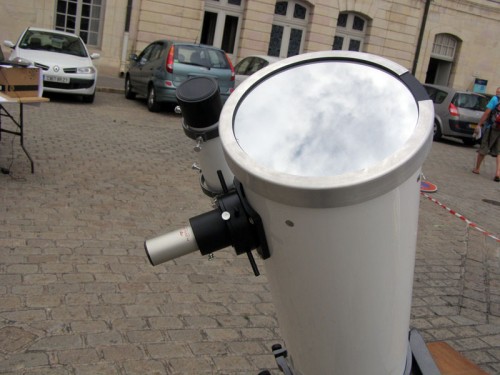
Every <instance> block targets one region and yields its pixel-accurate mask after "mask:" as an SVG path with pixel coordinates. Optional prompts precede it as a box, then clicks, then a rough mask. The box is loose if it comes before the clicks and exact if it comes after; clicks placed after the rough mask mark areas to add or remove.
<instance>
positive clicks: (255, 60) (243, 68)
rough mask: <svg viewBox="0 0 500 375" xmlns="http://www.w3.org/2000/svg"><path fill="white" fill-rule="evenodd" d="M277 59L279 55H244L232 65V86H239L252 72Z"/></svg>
mask: <svg viewBox="0 0 500 375" xmlns="http://www.w3.org/2000/svg"><path fill="white" fill-rule="evenodd" d="M279 60H281V59H280V58H279V57H274V56H263V55H254V56H248V57H245V58H244V59H243V60H241V61H240V62H239V63H238V64H236V66H235V67H234V73H235V75H236V76H235V77H236V82H235V83H234V87H237V86H239V84H240V83H241V82H243V81H244V80H245V79H247V78H248V77H250V76H251V75H252V74H253V73H255V72H257V71H259V70H261V69H262V68H264V67H266V66H268V65H269V64H272V63H274V62H276V61H279Z"/></svg>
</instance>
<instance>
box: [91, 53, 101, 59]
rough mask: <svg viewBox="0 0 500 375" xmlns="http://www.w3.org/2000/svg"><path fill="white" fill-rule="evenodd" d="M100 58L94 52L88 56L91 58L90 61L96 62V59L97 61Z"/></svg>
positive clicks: (99, 55)
mask: <svg viewBox="0 0 500 375" xmlns="http://www.w3.org/2000/svg"><path fill="white" fill-rule="evenodd" d="M100 57H101V54H99V53H95V52H94V53H93V54H91V55H90V58H91V59H92V60H97V59H98V58H100Z"/></svg>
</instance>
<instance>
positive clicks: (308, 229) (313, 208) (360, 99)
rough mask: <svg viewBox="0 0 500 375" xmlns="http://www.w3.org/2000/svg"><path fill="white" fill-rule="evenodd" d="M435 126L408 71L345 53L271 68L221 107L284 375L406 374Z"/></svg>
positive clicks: (426, 101) (317, 55)
mask: <svg viewBox="0 0 500 375" xmlns="http://www.w3.org/2000/svg"><path fill="white" fill-rule="evenodd" d="M305 77H306V78H307V79H305ZM433 121H434V110H433V104H432V101H431V100H429V98H428V95H427V93H426V92H425V90H424V88H423V87H422V85H421V84H420V83H418V81H417V80H416V79H415V78H414V77H413V76H411V74H409V72H408V71H407V69H405V68H403V67H401V66H400V65H398V64H395V63H393V62H391V61H389V60H386V59H383V58H380V57H378V56H374V55H370V54H365V53H354V52H347V51H329V52H316V53H309V54H302V55H298V56H294V57H291V58H288V59H285V60H281V61H279V62H277V63H274V64H271V65H269V66H268V67H266V68H264V69H262V70H260V71H258V72H257V73H255V74H253V75H252V76H250V77H249V78H248V79H247V80H245V81H244V82H243V83H242V84H241V85H240V86H238V88H237V89H236V90H235V91H234V93H233V94H232V95H231V96H230V97H229V99H228V101H227V102H226V103H225V105H224V108H223V110H222V113H221V116H220V124H219V134H220V138H221V142H222V146H223V149H224V153H225V157H226V161H227V163H228V165H229V168H230V169H231V171H232V172H233V173H234V175H235V177H236V179H237V180H238V181H240V182H241V185H242V186H243V189H244V192H245V195H246V197H247V199H248V202H249V204H250V205H251V206H252V208H253V209H254V210H255V211H256V212H257V213H258V214H259V215H260V217H261V218H262V222H263V226H264V231H265V234H266V238H267V241H268V244H269V250H270V257H269V258H268V259H266V260H265V261H264V266H265V268H266V275H267V277H268V280H269V284H270V288H271V291H272V294H273V300H274V302H275V305H276V310H277V315H278V322H279V326H280V332H281V334H282V336H283V339H284V341H285V347H286V348H287V351H288V358H289V359H290V364H291V365H292V367H293V369H294V374H298V375H317V374H321V375H322V374H341V375H361V374H363V375H364V374H370V375H403V374H404V373H408V371H409V368H408V367H410V366H411V364H408V362H407V359H408V349H409V340H408V336H409V331H410V327H409V322H410V309H411V293H412V281H413V268H414V262H415V248H416V234H417V223H418V206H419V187H420V183H419V176H420V169H421V166H422V163H423V161H424V160H425V158H426V156H427V154H428V152H429V150H430V147H431V144H432V138H431V137H432V128H433ZM409 362H411V361H409Z"/></svg>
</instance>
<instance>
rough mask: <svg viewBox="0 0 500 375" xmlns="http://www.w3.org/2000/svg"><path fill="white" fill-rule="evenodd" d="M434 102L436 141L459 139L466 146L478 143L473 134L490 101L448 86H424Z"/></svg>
mask: <svg viewBox="0 0 500 375" xmlns="http://www.w3.org/2000/svg"><path fill="white" fill-rule="evenodd" d="M423 86H424V88H425V89H426V91H427V93H428V94H429V97H430V98H431V99H432V101H433V102H434V112H435V118H434V140H435V141H439V140H440V139H441V138H442V137H443V136H447V137H454V138H459V139H461V140H462V142H463V143H464V144H466V145H473V144H475V143H476V142H477V140H475V139H474V137H473V133H474V129H475V128H476V126H477V123H478V122H479V120H480V119H481V116H482V115H483V113H484V111H485V109H486V105H487V104H488V99H487V98H486V97H485V96H484V95H481V94H477V93H474V92H469V91H461V90H455V89H453V88H450V87H446V86H438V85H430V84H424V85H423Z"/></svg>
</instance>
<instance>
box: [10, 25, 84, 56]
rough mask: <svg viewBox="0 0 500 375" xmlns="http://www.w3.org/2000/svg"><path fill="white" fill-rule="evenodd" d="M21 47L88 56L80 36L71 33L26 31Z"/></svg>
mask: <svg viewBox="0 0 500 375" xmlns="http://www.w3.org/2000/svg"><path fill="white" fill-rule="evenodd" d="M19 47H20V48H23V49H31V50H37V51H49V52H57V53H64V54H68V55H73V56H79V57H87V51H86V50H85V47H84V45H83V42H82V40H81V39H80V38H78V37H76V36H71V35H63V34H57V33H52V32H50V31H40V30H28V31H26V33H25V34H24V36H23V38H22V40H21V42H20V43H19Z"/></svg>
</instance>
